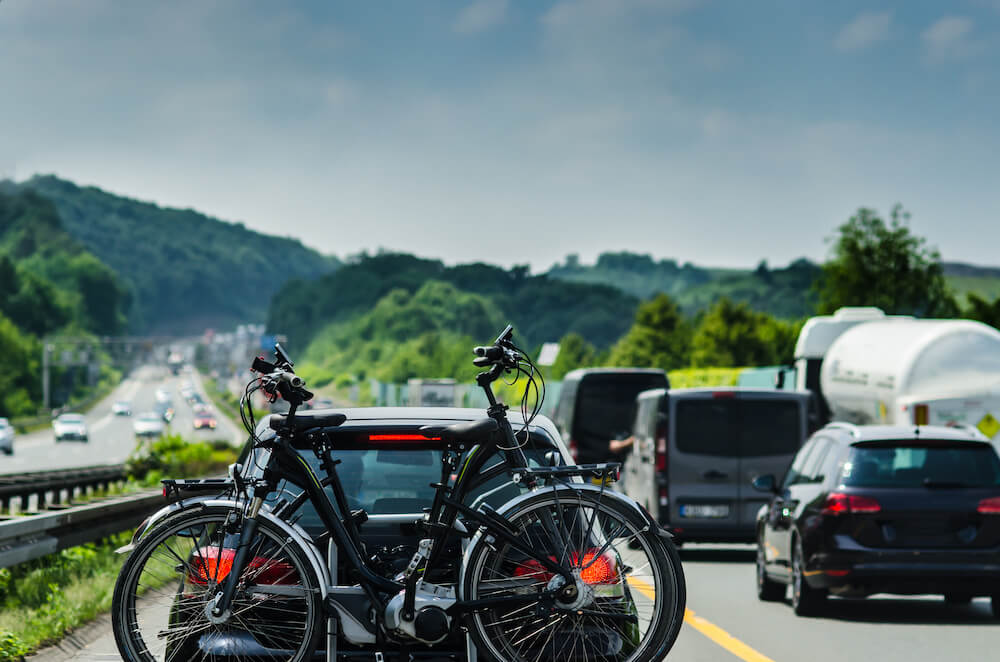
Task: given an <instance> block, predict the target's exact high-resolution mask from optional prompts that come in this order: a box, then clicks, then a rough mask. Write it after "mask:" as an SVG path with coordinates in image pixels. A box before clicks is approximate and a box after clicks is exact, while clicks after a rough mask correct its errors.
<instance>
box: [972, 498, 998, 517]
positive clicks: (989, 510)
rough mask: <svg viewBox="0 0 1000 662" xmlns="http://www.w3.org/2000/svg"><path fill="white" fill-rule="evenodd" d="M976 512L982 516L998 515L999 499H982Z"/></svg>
mask: <svg viewBox="0 0 1000 662" xmlns="http://www.w3.org/2000/svg"><path fill="white" fill-rule="evenodd" d="M976 510H977V511H979V513H980V514H982V515H1000V497H990V498H989V499H983V500H982V501H980V502H979V507H978V508H976Z"/></svg>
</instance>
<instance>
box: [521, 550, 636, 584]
mask: <svg viewBox="0 0 1000 662" xmlns="http://www.w3.org/2000/svg"><path fill="white" fill-rule="evenodd" d="M599 551H600V550H598V549H589V550H587V551H586V552H584V555H583V562H582V563H581V562H580V561H579V559H580V556H579V554H577V553H576V552H573V553H572V554H571V556H570V566H572V567H575V568H581V570H580V579H582V580H583V581H585V582H586V583H588V584H617V583H618V581H619V577H618V567H617V564H616V563H615V560H614V557H612V556H611V555H610V554H609V553H608V552H605V553H603V554H601V555H600V556H597V552H599ZM549 559H550V560H552V561H555V560H556V558H555V557H554V556H550V557H549ZM514 576H515V577H529V578H535V579H536V580H537V581H539V582H544V583H548V581H549V580H550V579H552V573H551V572H549V571H548V570H546V569H545V566H543V565H542V564H541V562H540V561H537V560H535V559H528V560H527V561H525V562H524V563H521V564H519V565H518V566H517V567H516V568H515V569H514Z"/></svg>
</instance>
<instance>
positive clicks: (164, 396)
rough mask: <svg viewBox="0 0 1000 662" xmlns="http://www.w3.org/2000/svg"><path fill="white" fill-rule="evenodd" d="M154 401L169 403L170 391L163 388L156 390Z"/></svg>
mask: <svg viewBox="0 0 1000 662" xmlns="http://www.w3.org/2000/svg"><path fill="white" fill-rule="evenodd" d="M155 397H156V401H157V402H170V391H168V390H167V389H165V388H158V389H156V396H155Z"/></svg>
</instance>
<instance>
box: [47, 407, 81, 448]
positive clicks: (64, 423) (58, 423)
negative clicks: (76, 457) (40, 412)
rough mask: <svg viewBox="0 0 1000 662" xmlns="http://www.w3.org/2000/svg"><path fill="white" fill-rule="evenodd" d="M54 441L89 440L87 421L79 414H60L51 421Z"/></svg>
mask: <svg viewBox="0 0 1000 662" xmlns="http://www.w3.org/2000/svg"><path fill="white" fill-rule="evenodd" d="M52 431H53V432H54V433H55V438H56V441H67V440H73V441H84V442H85V441H89V434H88V432H87V421H85V420H84V418H83V416H82V415H80V414H72V413H66V414H60V415H59V416H58V417H56V419H55V420H53V421H52Z"/></svg>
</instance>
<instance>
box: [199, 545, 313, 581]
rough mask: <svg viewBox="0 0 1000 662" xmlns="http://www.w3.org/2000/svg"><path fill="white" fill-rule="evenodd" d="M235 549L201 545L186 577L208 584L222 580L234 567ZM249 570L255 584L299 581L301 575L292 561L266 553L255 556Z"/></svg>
mask: <svg viewBox="0 0 1000 662" xmlns="http://www.w3.org/2000/svg"><path fill="white" fill-rule="evenodd" d="M234 558H236V550H234V549H229V548H226V547H223V548H222V549H221V550H220V549H219V548H218V547H202V548H200V549H198V550H197V551H196V552H195V553H194V556H193V557H192V559H191V564H190V566H189V568H188V576H187V579H188V581H189V582H191V583H192V584H199V585H202V586H204V585H206V584H208V583H209V582H221V581H222V580H223V579H225V578H226V577H227V576H228V575H229V572H230V571H231V570H232V569H233V559H234ZM246 572H247V573H248V576H249V577H251V578H253V583H254V584H269V585H275V584H285V585H287V584H297V583H298V582H299V575H298V573H297V572H296V571H295V568H293V567H292V566H291V564H288V563H285V562H284V561H276V560H275V559H271V558H267V557H266V556H255V557H254V558H252V559H250V562H249V563H248V564H247V569H246Z"/></svg>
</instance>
